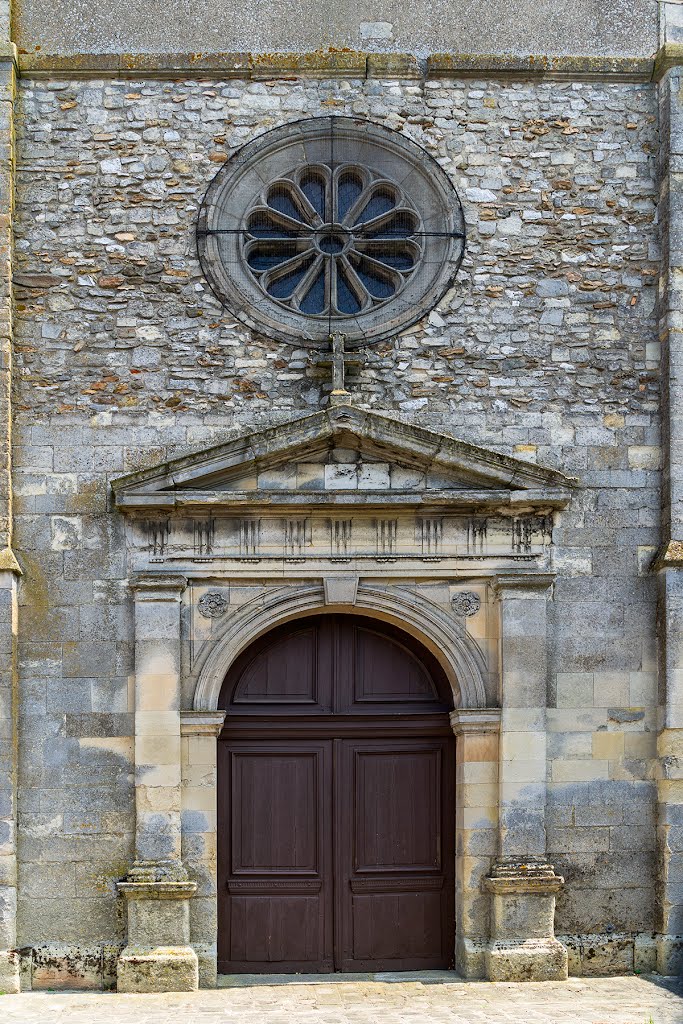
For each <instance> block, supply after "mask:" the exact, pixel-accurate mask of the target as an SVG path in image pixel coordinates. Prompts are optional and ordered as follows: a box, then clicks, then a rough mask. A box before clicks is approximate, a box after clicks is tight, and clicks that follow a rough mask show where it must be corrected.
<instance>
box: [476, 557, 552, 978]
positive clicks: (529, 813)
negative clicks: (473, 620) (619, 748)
mask: <svg viewBox="0 0 683 1024" xmlns="http://www.w3.org/2000/svg"><path fill="white" fill-rule="evenodd" d="M552 583H553V577H552V576H551V575H548V574H541V573H529V574H510V575H506V576H499V577H498V578H497V579H496V580H495V581H494V584H493V589H494V593H495V595H496V597H497V599H498V602H499V606H500V704H501V726H500V745H499V764H498V792H499V819H498V824H499V828H498V851H497V852H498V856H497V858H496V861H495V863H494V865H493V867H492V869H491V872H490V874H489V876H488V877H487V878H485V879H484V880H483V888H484V890H485V891H486V892H488V893H490V894H491V940H490V943H489V946H488V948H487V950H486V956H485V963H486V974H487V977H488V978H490V979H491V980H494V981H547V980H561V979H564V978H566V977H567V951H566V949H565V948H564V946H562V944H561V943H559V942H558V941H557V940H556V939H555V934H554V916H555V894H556V893H557V892H558V891H559V889H560V888H561V886H562V885H563V882H564V879H562V878H561V877H559V876H558V875H556V874H555V872H554V869H553V867H552V865H551V864H547V863H546V859H545V856H546V829H545V805H546V772H547V761H546V708H547V679H548V652H547V622H546V618H547V601H548V593H549V590H550V588H551V586H552Z"/></svg>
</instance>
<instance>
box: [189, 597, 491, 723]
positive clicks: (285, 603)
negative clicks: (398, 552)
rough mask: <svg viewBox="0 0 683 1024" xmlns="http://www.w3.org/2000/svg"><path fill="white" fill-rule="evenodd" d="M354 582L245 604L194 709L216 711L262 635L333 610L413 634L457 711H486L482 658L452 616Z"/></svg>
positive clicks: (205, 672) (200, 684) (204, 667)
mask: <svg viewBox="0 0 683 1024" xmlns="http://www.w3.org/2000/svg"><path fill="white" fill-rule="evenodd" d="M335 582H337V583H339V582H340V581H338V580H337V581H335ZM351 583H352V586H351V587H349V588H348V589H346V590H344V589H341V588H339V587H337V588H334V589H333V588H332V587H330V588H327V587H324V586H321V585H319V584H301V585H298V586H287V587H277V588H273V589H272V590H269V591H267V592H266V593H264V594H263V595H261V596H259V597H258V598H257V599H255V600H253V601H251V602H249V603H248V604H246V605H243V606H242V607H241V608H240V609H239V611H238V612H237V613H236V614H235V615H233V616H231V617H230V619H229V620H228V621H227V622H226V625H225V627H224V629H223V631H222V632H221V633H220V634H219V636H218V637H217V639H216V640H215V642H214V643H213V644H212V645H211V648H210V650H208V651H207V653H206V655H205V656H204V658H203V659H201V658H200V660H199V671H198V673H197V683H196V687H195V695H194V702H193V704H194V708H195V710H196V711H215V710H216V709H217V707H218V696H219V694H220V689H221V686H222V684H223V680H224V679H225V676H226V674H227V672H228V670H229V668H230V666H231V665H232V663H233V662H234V660H235V658H237V657H238V655H239V654H240V653H241V652H242V651H243V650H244V649H245V648H246V647H247V646H248V645H249V644H250V643H252V642H253V641H254V640H256V639H258V637H259V636H261V635H262V634H263V633H265V632H267V631H268V630H269V629H271V628H272V627H273V626H275V625H279V624H281V623H285V622H288V621H291V620H292V619H296V618H299V617H302V616H307V615H317V614H320V613H321V612H323V613H324V612H331V611H335V610H342V611H344V612H346V613H350V614H354V613H355V614H364V615H370V616H373V617H376V618H379V619H382V620H383V621H385V622H390V623H392V624H393V625H396V626H398V627H399V628H401V629H403V630H405V631H406V632H407V633H410V634H411V635H412V636H413V637H415V639H416V640H418V641H419V642H420V643H422V644H423V645H424V646H425V647H426V648H427V650H429V651H430V652H431V653H432V654H433V655H434V657H435V658H436V659H437V661H438V662H439V664H440V665H441V667H442V669H443V671H444V672H445V674H446V678H447V679H448V682H449V684H450V686H451V689H452V690H453V703H454V706H455V707H456V708H469V709H474V708H483V707H486V688H485V677H486V664H485V661H484V657H483V655H482V652H481V650H480V648H479V647H478V645H477V643H476V641H475V640H474V639H473V638H472V637H471V636H470V635H469V634H468V633H467V632H466V630H465V629H464V628H463V627H462V625H461V624H460V623H459V622H458V621H457V619H456V618H455V617H454V616H451V615H447V614H446V613H445V612H444V611H443V610H442V609H441V608H440V607H439V606H438V605H436V604H433V603H432V602H431V601H428V600H427V599H425V598H424V597H421V596H420V595H418V594H416V593H415V591H414V590H407V589H406V588H403V587H400V586H378V585H372V584H365V583H357V581H356V580H355V579H354V580H352V581H351ZM326 598H327V600H326Z"/></svg>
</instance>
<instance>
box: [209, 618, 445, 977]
mask: <svg viewBox="0 0 683 1024" xmlns="http://www.w3.org/2000/svg"><path fill="white" fill-rule="evenodd" d="M449 697H450V691H449V688H448V686H447V683H446V680H445V679H444V678H443V675H442V673H441V670H440V668H439V666H438V664H437V663H436V661H435V660H434V659H433V658H432V657H431V655H430V654H429V653H428V652H427V651H426V650H424V649H422V648H421V647H420V646H419V645H417V644H416V643H415V642H414V641H413V640H412V639H411V638H409V637H407V636H406V635H404V634H403V633H401V632H400V631H398V630H396V629H394V628H392V627H389V626H385V625H383V624H379V623H376V622H374V621H373V620H366V619H363V618H360V617H356V616H353V617H352V616H320V617H317V618H314V619H304V620H302V621H301V622H299V623H298V624H294V625H289V626H288V627H286V628H284V629H282V628H281V629H278V630H274V631H273V632H272V633H271V634H269V635H268V636H267V637H265V638H263V639H262V640H260V641H259V642H258V643H257V644H255V645H253V647H252V648H250V649H249V650H248V651H247V652H246V653H245V654H244V655H243V656H242V657H241V658H240V659H239V660H238V661H237V662H236V664H235V666H234V667H233V669H232V671H231V672H230V673H229V675H228V678H227V679H226V681H225V684H224V687H223V691H222V694H221V704H220V706H221V707H225V708H227V709H228V711H229V713H228V716H227V718H226V727H225V729H224V732H223V734H222V737H221V742H220V743H219V761H218V772H219V779H218V793H219V806H218V914H219V921H218V968H219V971H220V972H221V973H235V972H255V973H258V972H279V971H282V972H290V971H304V972H326V971H332V970H342V971H368V970H417V969H423V968H424V969H428V968H439V967H450V966H451V965H452V961H453V944H454V935H455V926H454V920H453V914H454V909H453V908H454V821H455V813H454V770H455V769H454V741H453V736H452V733H451V732H450V728H449V725H448V717H447V711H448V710H449V708H450V701H449Z"/></svg>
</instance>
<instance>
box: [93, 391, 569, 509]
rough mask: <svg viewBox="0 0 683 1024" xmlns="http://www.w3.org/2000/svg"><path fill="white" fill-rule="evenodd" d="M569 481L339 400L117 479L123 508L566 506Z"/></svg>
mask: <svg viewBox="0 0 683 1024" xmlns="http://www.w3.org/2000/svg"><path fill="white" fill-rule="evenodd" d="M571 484H572V481H571V480H570V479H569V478H567V477H565V476H564V475H563V474H561V473H558V472H557V471H555V470H550V469H545V468H543V467H540V466H537V465H535V464H533V463H528V462H523V461H521V460H519V459H514V458H510V457H509V456H505V455H501V454H499V453H498V452H493V451H490V450H488V449H485V448H481V447H478V446H476V445H472V444H468V443H467V442H465V441H461V440H458V439H457V438H453V437H450V436H448V435H444V434H439V433H436V432H434V431H431V430H426V429H424V428H423V427H417V426H414V425H412V424H407V423H404V422H403V421H401V420H397V419H394V418H393V417H390V416H385V415H381V414H379V413H374V412H366V411H362V410H358V409H355V408H353V407H351V406H337V407H333V408H331V409H329V410H326V411H324V412H319V413H315V414H314V415H311V416H306V417H302V418H298V419H293V420H290V421H288V422H286V423H283V424H280V425H278V426H274V427H269V428H267V429H265V430H261V431H256V432H253V433H249V434H245V435H242V436H240V437H237V438H235V439H233V440H230V441H227V442H225V443H224V444H220V445H217V446H215V447H212V448H208V449H205V450H204V451H200V452H196V453H193V454H190V455H187V456H183V457H181V458H178V459H174V460H173V461H171V462H166V463H163V464H161V465H158V466H154V467H152V468H150V469H147V470H142V471H141V472H138V473H133V474H131V475H129V476H126V477H122V478H119V479H118V480H116V481H114V482H113V485H112V486H113V489H114V493H115V496H116V504H117V505H118V507H120V508H122V509H125V508H131V509H135V508H137V509H162V508H165V509H169V510H170V509H174V508H188V507H191V506H198V507H203V508H206V507H207V506H210V507H216V508H218V507H237V506H244V505H245V504H250V505H254V506H258V505H259V504H267V505H268V506H270V507H272V506H274V505H275V506H292V507H293V506H307V507H311V506H316V505H317V506H325V505H338V504H343V505H345V506H349V505H354V504H359V505H364V506H367V505H369V504H376V503H379V504H382V505H383V506H386V505H387V504H388V505H392V504H395V505H403V506H411V505H412V506H419V505H433V506H440V505H444V506H450V507H454V506H461V507H463V508H465V507H469V508H474V507H476V506H477V505H479V506H481V507H495V506H503V505H511V504H514V505H523V506H528V507H529V508H537V507H545V508H558V507H564V506H565V505H566V504H567V503H568V501H569V495H570V487H571Z"/></svg>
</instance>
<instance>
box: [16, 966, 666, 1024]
mask: <svg viewBox="0 0 683 1024" xmlns="http://www.w3.org/2000/svg"><path fill="white" fill-rule="evenodd" d="M375 977H377V976H375ZM379 977H380V978H381V979H382V980H373V979H372V978H370V977H369V976H367V975H365V976H355V977H351V978H350V977H349V976H348V975H347V976H346V977H344V978H343V979H341V978H340V979H337V978H335V979H334V980H333V981H331V980H330V979H329V978H325V979H324V980H322V979H318V980H315V979H312V978H310V977H308V978H304V977H297V978H296V980H293V979H292V978H291V977H289V978H286V979H285V978H268V979H260V980H258V981H256V980H255V979H246V978H240V979H239V980H238V982H237V987H226V988H221V989H218V990H213V991H203V992H198V993H193V994H190V993H187V994H179V993H173V994H170V995H140V996H133V995H116V994H113V993H93V992H89V993H86V992H54V993H52V992H27V993H23V994H22V995H17V996H13V995H7V996H3V997H2V998H0V1021H1V1022H2V1024H67V1022H68V1024H194V1022H197V1024H233V1022H234V1024H237V1022H239V1024H375V1022H381V1024H439V1022H444V1024H497V1022H500V1024H564V1022H567V1024H568V1022H571V1024H683V978H677V979H673V978H660V977H657V976H648V977H626V978H590V979H588V978H586V979H584V978H574V979H570V981H568V982H565V983H557V982H546V983H540V984H514V985H512V984H490V983H486V982H463V981H460V980H459V979H457V978H456V977H454V976H453V975H448V974H437V973H434V974H423V975H419V976H417V977H416V976H413V977H412V978H411V980H405V977H406V976H405V975H404V976H403V977H401V978H400V979H399V978H398V977H397V976H395V975H394V976H392V975H383V976H379ZM394 978H395V979H396V980H393V979H394Z"/></svg>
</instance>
